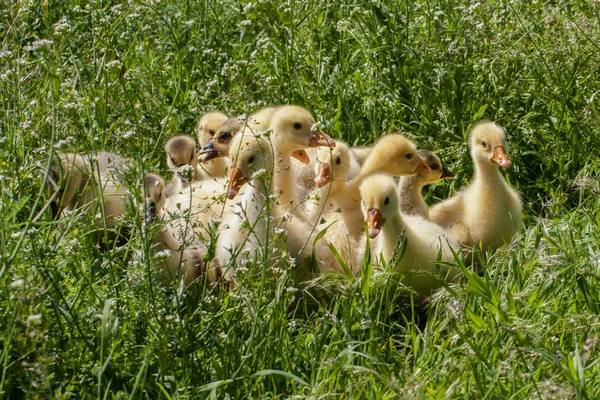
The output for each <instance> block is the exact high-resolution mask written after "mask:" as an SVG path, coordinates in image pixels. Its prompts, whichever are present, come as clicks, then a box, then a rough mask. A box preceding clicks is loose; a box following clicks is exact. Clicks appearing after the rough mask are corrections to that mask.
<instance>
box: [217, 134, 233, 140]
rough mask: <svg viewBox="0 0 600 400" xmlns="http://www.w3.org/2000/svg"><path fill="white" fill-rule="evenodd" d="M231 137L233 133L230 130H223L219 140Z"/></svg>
mask: <svg viewBox="0 0 600 400" xmlns="http://www.w3.org/2000/svg"><path fill="white" fill-rule="evenodd" d="M229 139H231V133H230V132H223V133H221V136H219V141H221V142H225V141H227V140H229Z"/></svg>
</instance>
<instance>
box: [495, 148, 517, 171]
mask: <svg viewBox="0 0 600 400" xmlns="http://www.w3.org/2000/svg"><path fill="white" fill-rule="evenodd" d="M492 162H493V163H494V164H497V165H499V166H501V167H502V168H510V166H511V165H512V162H510V160H509V159H508V157H507V155H506V153H505V152H504V146H496V147H494V156H493V157H492Z"/></svg>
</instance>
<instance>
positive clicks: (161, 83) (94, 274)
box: [0, 0, 600, 399]
mask: <svg viewBox="0 0 600 400" xmlns="http://www.w3.org/2000/svg"><path fill="white" fill-rule="evenodd" d="M0 14H1V19H0V102H1V104H0V109H1V114H0V144H1V146H0V147H1V148H0V190H1V194H0V196H1V199H0V252H1V258H0V397H6V398H19V397H41V398H47V397H59V398H70V397H80V398H90V397H99V398H126V397H127V398H129V397H132V398H137V397H150V398H158V397H160V398H183V397H214V398H223V397H226V396H230V397H231V398H273V397H279V398H287V397H290V396H296V397H313V398H320V397H323V398H329V397H342V398H396V397H397V396H400V397H404V398H447V397H462V398H544V399H546V398H557V399H558V398H560V399H564V398H598V396H600V369H599V366H598V350H597V347H598V340H599V336H600V335H599V334H600V315H599V313H600V265H599V257H600V234H599V232H598V225H599V223H600V201H599V200H598V198H599V195H600V186H599V183H598V179H599V174H600V172H599V171H600V169H599V162H598V154H600V110H599V103H598V101H599V100H598V98H599V97H600V69H599V65H600V37H599V36H598V32H599V31H600V4H598V2H596V1H583V0H573V1H545V2H542V1H534V2H531V3H530V2H515V1H489V2H480V3H473V4H471V3H470V2H467V1H465V0H458V1H450V2H446V1H417V2H414V3H412V2H409V3H401V2H395V1H387V2H380V1H374V2H356V3H343V2H342V3H340V2H320V1H314V0H307V1H302V2H300V1H294V0H290V1H288V2H275V1H266V0H265V1H258V2H249V1H242V2H236V1H222V2H211V1H204V2H197V3H196V2H186V1H169V2H161V3H155V2H132V4H131V5H129V4H127V3H126V2H123V4H120V3H119V2H116V1H114V2H110V1H64V2H62V1H60V2H59V1H44V2H39V1H20V2H2V3H1V4H0ZM46 40H49V41H51V42H46ZM280 103H291V104H300V105H302V106H305V107H307V108H309V109H310V110H311V111H312V112H313V114H314V115H315V116H316V117H317V119H318V120H321V121H322V122H323V124H324V130H325V131H327V132H328V133H330V134H331V136H332V137H337V138H341V139H344V140H346V141H347V142H349V143H351V144H363V143H372V142H373V141H375V140H376V139H377V138H378V137H379V136H380V134H381V133H382V132H384V131H389V130H392V129H399V130H402V131H403V132H405V133H406V135H407V136H409V137H410V138H411V139H413V140H414V141H415V142H416V143H417V144H418V145H419V146H420V147H422V148H429V149H432V150H434V151H437V152H438V153H439V154H440V155H441V156H442V158H443V160H444V161H445V163H446V164H447V165H448V166H449V167H450V168H451V169H452V170H453V171H454V172H455V173H457V175H458V177H457V179H456V180H455V181H453V182H452V183H451V184H450V185H448V184H444V185H436V186H435V187H433V188H430V189H429V191H428V193H427V194H428V198H429V199H431V200H432V201H436V200H438V199H440V198H446V197H447V196H448V195H449V194H450V193H452V192H454V191H455V190H457V189H458V188H459V187H461V186H462V185H463V184H465V183H466V182H467V181H468V180H469V178H470V176H471V174H472V163H471V160H470V157H469V153H468V149H467V147H466V135H467V132H468V130H469V127H470V125H471V124H472V123H473V122H474V121H476V120H479V119H483V118H489V119H492V120H495V121H496V122H498V123H499V124H501V125H502V126H504V127H505V129H506V131H507V135H508V140H509V142H510V144H511V149H510V153H509V155H510V158H511V159H512V161H513V167H512V168H511V169H510V170H509V171H507V174H506V177H507V179H508V180H509V181H510V183H511V184H512V185H513V186H515V187H516V188H517V189H518V190H519V191H520V192H521V193H522V196H523V199H524V208H525V213H526V216H525V217H526V218H525V229H523V230H522V231H521V233H519V234H518V235H517V237H515V240H514V241H513V243H512V244H511V245H510V246H507V247H506V248H502V249H500V250H499V251H498V252H497V253H496V254H494V255H492V256H485V255H482V261H481V262H482V264H483V265H484V266H485V267H486V273H485V274H484V275H483V276H481V277H480V276H478V275H474V274H472V273H470V272H469V271H468V270H465V271H464V279H463V280H462V282H461V283H460V284H458V285H456V286H452V287H449V288H446V289H444V290H441V291H440V292H439V293H438V294H437V295H436V296H435V299H434V301H432V304H433V305H432V307H431V308H430V310H429V315H428V318H427V324H426V325H425V324H424V323H423V322H422V321H419V318H422V317H423V316H422V314H420V313H419V312H417V309H418V308H419V304H415V301H414V300H413V301H411V300H410V298H409V297H408V296H407V293H406V291H404V290H402V289H400V288H398V285H397V284H395V279H394V277H393V276H392V275H391V274H390V273H389V272H386V271H385V270H384V271H382V272H377V273H375V274H374V275H373V276H372V277H371V278H370V280H369V279H365V278H364V277H363V278H362V279H349V278H339V280H338V282H337V283H335V284H334V283H331V282H324V284H330V285H334V286H336V287H339V289H336V291H337V292H339V293H338V294H337V295H336V296H334V297H333V298H332V300H331V301H330V302H329V303H327V304H324V305H322V306H320V307H317V309H316V310H314V311H313V312H311V313H305V312H304V310H303V309H298V310H297V311H295V312H290V309H292V308H291V305H292V304H293V302H294V293H293V289H290V286H291V284H290V283H289V279H288V275H287V272H285V271H284V272H283V273H282V276H281V277H280V278H279V279H278V280H275V279H267V280H266V281H265V283H264V284H261V280H260V272H261V266H260V265H254V266H252V265H251V266H249V269H248V271H247V272H246V273H245V276H244V279H242V280H241V283H240V285H239V286H238V287H236V288H235V289H234V290H232V291H218V290H216V289H214V288H209V287H197V288H194V290H183V288H182V287H181V286H177V285H176V284H174V285H173V286H172V287H163V286H161V285H158V284H156V282H155V281H154V279H153V278H152V277H153V271H154V270H153V267H152V257H151V255H150V251H149V246H150V242H149V239H148V237H147V236H146V235H142V234H140V233H139V232H141V231H140V230H138V227H139V225H140V222H139V221H140V217H139V215H136V213H135V207H134V208H133V209H132V210H131V211H132V212H131V215H129V217H128V221H129V224H130V225H131V227H133V232H134V236H133V238H132V240H131V241H130V242H129V243H128V244H127V245H125V246H121V247H114V248H112V249H105V248H98V247H97V246H96V243H95V242H94V240H93V238H91V237H90V235H89V234H88V232H89V226H90V225H89V221H86V218H85V217H84V216H81V215H78V214H73V215H70V216H69V217H68V218H66V219H65V220H63V221H62V223H63V225H64V226H67V227H68V229H66V230H61V229H58V227H57V225H56V223H54V222H52V221H51V218H50V215H49V212H47V211H46V212H43V213H41V214H40V211H41V210H42V208H43V206H44V205H45V203H46V201H47V196H46V194H45V193H44V192H43V190H42V189H41V188H42V179H40V174H39V171H40V169H39V167H38V166H39V165H42V166H45V165H47V162H48V159H49V158H50V157H51V154H52V153H53V151H83V152H96V151H100V150H102V149H108V150H112V151H116V152H118V153H120V154H123V155H124V156H127V157H129V158H131V159H132V160H133V161H134V162H135V163H136V164H137V165H138V166H139V168H140V169H141V170H147V171H158V172H162V173H163V175H164V176H166V175H165V174H166V172H167V171H166V166H165V163H164V160H163V158H164V156H163V153H162V145H163V143H164V141H165V139H166V138H167V137H170V136H172V135H175V134H181V133H188V134H191V133H192V131H193V128H194V122H195V119H196V118H197V117H198V115H200V114H201V113H202V112H205V111H209V110H213V109H220V110H222V111H225V112H227V113H228V114H230V115H235V114H241V113H250V112H252V111H254V110H256V109H257V108H258V107H260V106H261V105H268V104H280ZM132 187H133V188H134V189H132V192H133V193H132V195H133V197H138V196H139V193H138V192H136V190H137V189H135V188H136V187H137V186H135V185H133V186H132Z"/></svg>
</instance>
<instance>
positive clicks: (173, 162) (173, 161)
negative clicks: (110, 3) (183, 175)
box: [169, 155, 178, 167]
mask: <svg viewBox="0 0 600 400" xmlns="http://www.w3.org/2000/svg"><path fill="white" fill-rule="evenodd" d="M169 160H171V163H172V164H173V165H174V166H176V167H178V165H177V163H176V162H175V160H173V157H171V156H170V155H169Z"/></svg>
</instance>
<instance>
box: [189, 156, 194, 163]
mask: <svg viewBox="0 0 600 400" xmlns="http://www.w3.org/2000/svg"><path fill="white" fill-rule="evenodd" d="M193 159H194V153H192V155H191V156H190V162H189V164H191V163H192V160H193Z"/></svg>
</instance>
